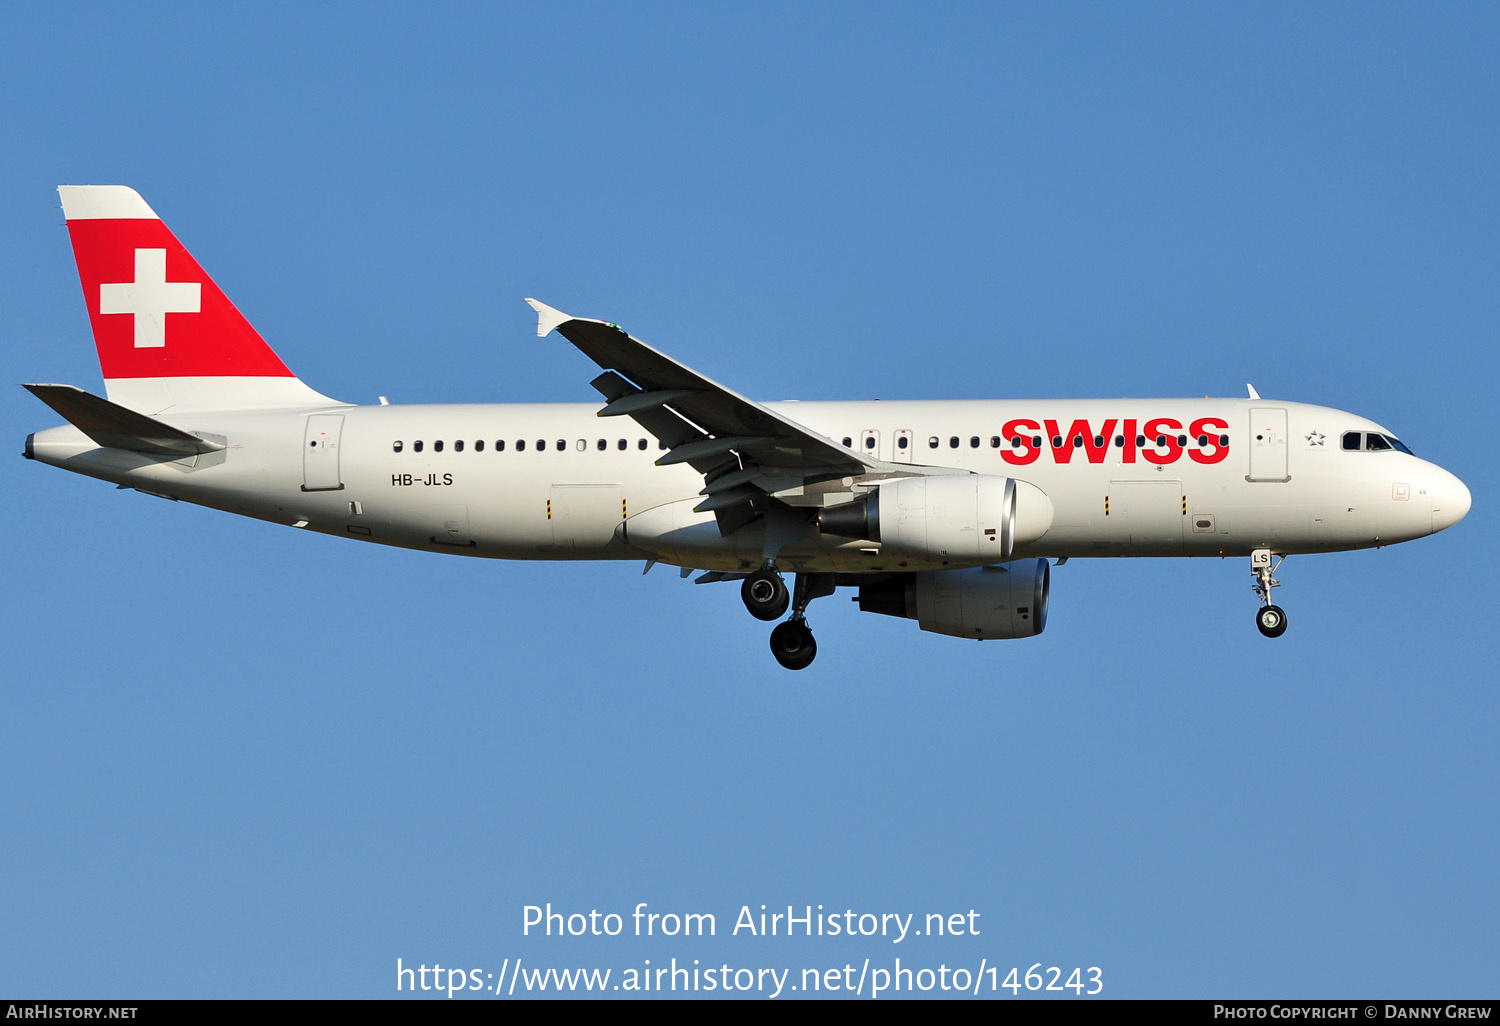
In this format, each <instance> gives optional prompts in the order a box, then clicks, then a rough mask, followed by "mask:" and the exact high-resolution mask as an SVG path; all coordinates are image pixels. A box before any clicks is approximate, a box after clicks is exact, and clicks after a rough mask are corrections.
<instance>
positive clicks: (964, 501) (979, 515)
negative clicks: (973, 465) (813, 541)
mask: <svg viewBox="0 0 1500 1026" xmlns="http://www.w3.org/2000/svg"><path fill="white" fill-rule="evenodd" d="M1051 526H1052V501H1051V500H1050V499H1048V498H1047V493H1046V492H1044V491H1042V490H1041V489H1040V488H1038V487H1037V486H1036V485H1034V484H1030V483H1029V482H1026V481H1017V480H1015V479H1014V478H1009V477H994V476H991V475H987V474H945V475H942V476H939V477H903V478H899V479H897V480H895V481H887V482H886V483H884V484H882V485H879V486H878V487H877V488H875V489H874V490H873V491H872V492H871V493H870V494H869V495H868V496H866V497H865V498H864V499H863V500H859V501H857V502H852V503H847V504H845V505H843V506H834V507H832V508H830V509H827V510H824V511H823V513H822V514H821V515H820V516H819V519H818V527H819V529H820V530H822V531H823V532H824V533H826V534H837V535H842V536H844V537H847V538H865V539H868V540H870V541H873V542H879V543H880V548H881V551H882V552H892V553H896V554H898V555H907V556H914V557H917V558H919V559H928V560H951V561H952V562H955V563H1001V562H1004V561H1005V560H1007V559H1010V557H1011V554H1012V553H1013V552H1014V551H1015V548H1016V546H1017V545H1018V544H1027V543H1029V542H1034V541H1036V540H1037V539H1039V538H1040V537H1041V536H1042V535H1044V534H1046V533H1047V529H1048V528H1049V527H1051Z"/></svg>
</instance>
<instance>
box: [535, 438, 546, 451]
mask: <svg viewBox="0 0 1500 1026" xmlns="http://www.w3.org/2000/svg"><path fill="white" fill-rule="evenodd" d="M536 451H537V452H546V451H547V440H546V439H545V438H538V439H537V440H536Z"/></svg>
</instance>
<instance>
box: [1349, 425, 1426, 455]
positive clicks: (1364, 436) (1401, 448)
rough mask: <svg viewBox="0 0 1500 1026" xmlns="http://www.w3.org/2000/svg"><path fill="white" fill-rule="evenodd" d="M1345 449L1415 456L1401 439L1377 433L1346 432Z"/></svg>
mask: <svg viewBox="0 0 1500 1026" xmlns="http://www.w3.org/2000/svg"><path fill="white" fill-rule="evenodd" d="M1343 448H1344V451H1345V452H1360V451H1364V452H1390V451H1391V450H1393V449H1394V450H1395V451H1397V452H1404V453H1406V455H1408V456H1415V455H1416V453H1414V452H1412V451H1411V450H1410V449H1408V448H1407V447H1406V444H1405V443H1403V442H1402V441H1401V439H1399V438H1396V437H1395V436H1393V435H1382V434H1379V433H1377V432H1375V431H1346V432H1344V439H1343Z"/></svg>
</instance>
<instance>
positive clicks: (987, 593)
mask: <svg viewBox="0 0 1500 1026" xmlns="http://www.w3.org/2000/svg"><path fill="white" fill-rule="evenodd" d="M1049 578H1050V569H1049V567H1048V564H1047V561H1046V560H1045V559H1019V560H1016V561H1015V562H1013V563H1005V564H1003V565H1001V566H983V567H973V568H970V569H967V570H925V571H922V572H919V573H912V574H896V575H894V576H892V577H889V578H887V579H886V580H883V581H880V582H878V583H876V584H862V585H860V587H859V597H858V598H857V599H855V601H856V602H858V603H859V608H860V609H862V610H864V611H865V612H867V613H883V614H884V615H886V616H904V617H906V619H908V620H915V621H917V626H919V627H921V628H922V629H923V630H924V631H931V632H932V633H934V634H948V635H951V636H952V637H955V638H978V639H980V640H990V639H997V638H1030V637H1034V636H1036V635H1038V634H1040V633H1042V628H1044V627H1046V626H1047V588H1048V581H1049Z"/></svg>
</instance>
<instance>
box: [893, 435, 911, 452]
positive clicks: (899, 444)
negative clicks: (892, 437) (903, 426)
mask: <svg viewBox="0 0 1500 1026" xmlns="http://www.w3.org/2000/svg"><path fill="white" fill-rule="evenodd" d="M910 442H911V439H910V438H907V437H906V436H905V435H902V436H901V437H899V438H897V439H896V448H898V449H900V450H901V451H902V452H905V451H906V447H907V445H908V444H910Z"/></svg>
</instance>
